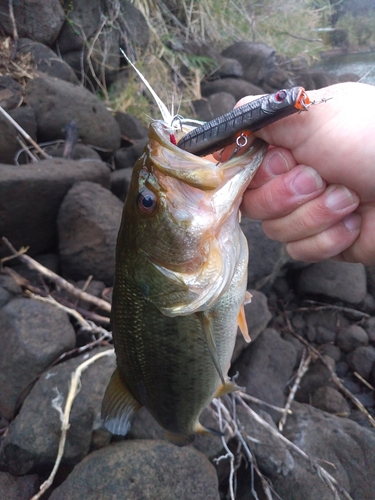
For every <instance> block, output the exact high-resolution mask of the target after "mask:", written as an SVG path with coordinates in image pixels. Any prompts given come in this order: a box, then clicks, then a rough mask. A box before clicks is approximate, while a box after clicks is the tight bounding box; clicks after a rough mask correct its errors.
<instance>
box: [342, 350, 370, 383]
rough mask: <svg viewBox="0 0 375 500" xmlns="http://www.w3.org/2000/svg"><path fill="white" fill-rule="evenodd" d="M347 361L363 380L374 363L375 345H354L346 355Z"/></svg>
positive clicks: (367, 377) (366, 377)
mask: <svg viewBox="0 0 375 500" xmlns="http://www.w3.org/2000/svg"><path fill="white" fill-rule="evenodd" d="M348 363H349V366H350V368H351V369H352V370H353V371H355V372H357V373H359V374H360V375H361V377H363V378H364V379H365V380H368V379H369V377H370V373H371V370H372V367H373V366H374V363H375V347H372V346H371V345H368V346H360V347H356V348H355V349H354V351H352V352H351V353H350V354H349V355H348Z"/></svg>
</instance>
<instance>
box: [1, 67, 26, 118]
mask: <svg viewBox="0 0 375 500" xmlns="http://www.w3.org/2000/svg"><path fill="white" fill-rule="evenodd" d="M22 99H23V88H22V86H21V85H20V84H19V83H18V82H16V80H14V79H13V78H12V77H11V76H9V75H3V76H0V106H1V107H2V108H4V109H5V110H6V111H9V110H10V109H14V108H17V107H18V106H19V105H20V104H21V103H22Z"/></svg>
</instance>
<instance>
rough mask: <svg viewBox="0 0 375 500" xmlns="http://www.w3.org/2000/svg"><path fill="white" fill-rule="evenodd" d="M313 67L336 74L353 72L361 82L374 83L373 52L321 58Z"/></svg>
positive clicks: (374, 64) (374, 56)
mask: <svg viewBox="0 0 375 500" xmlns="http://www.w3.org/2000/svg"><path fill="white" fill-rule="evenodd" d="M315 68H316V69H320V70H326V71H329V72H330V73H334V74H336V75H340V74H342V73H355V74H356V75H358V76H359V78H360V81H361V82H362V83H368V84H370V85H375V52H368V53H364V54H361V53H357V54H347V55H340V56H332V57H329V58H327V59H322V61H321V62H320V63H319V64H318V65H316V66H315Z"/></svg>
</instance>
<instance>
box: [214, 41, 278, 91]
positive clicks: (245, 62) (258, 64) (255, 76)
mask: <svg viewBox="0 0 375 500" xmlns="http://www.w3.org/2000/svg"><path fill="white" fill-rule="evenodd" d="M222 55H223V56H225V57H230V58H233V59H237V61H239V62H240V63H241V66H242V68H243V78H244V79H245V80H247V81H248V82H251V83H253V84H255V85H262V83H263V81H265V80H267V76H268V74H269V73H270V72H271V71H272V70H273V68H274V66H275V63H276V51H275V49H273V48H271V47H268V46H267V45H265V44H263V43H253V42H235V43H234V44H232V45H230V46H229V47H228V48H226V49H225V50H223V52H222ZM260 93H261V92H260Z"/></svg>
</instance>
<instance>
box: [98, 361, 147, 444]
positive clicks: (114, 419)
mask: <svg viewBox="0 0 375 500" xmlns="http://www.w3.org/2000/svg"><path fill="white" fill-rule="evenodd" d="M140 408H141V404H140V403H138V401H137V400H136V399H134V397H133V396H132V394H131V393H130V392H129V389H128V388H127V387H126V385H125V383H124V382H123V380H122V379H121V377H120V374H119V372H118V369H117V368H116V370H115V371H114V372H113V375H112V377H111V380H110V381H109V384H108V387H107V389H106V391H105V394H104V398H103V402H102V419H103V422H104V425H105V427H106V428H107V429H108V430H109V431H110V432H112V434H120V435H122V436H125V434H127V432H128V431H129V429H130V426H131V424H132V421H133V419H134V417H135V415H136V414H137V413H138V411H139V409H140Z"/></svg>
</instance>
